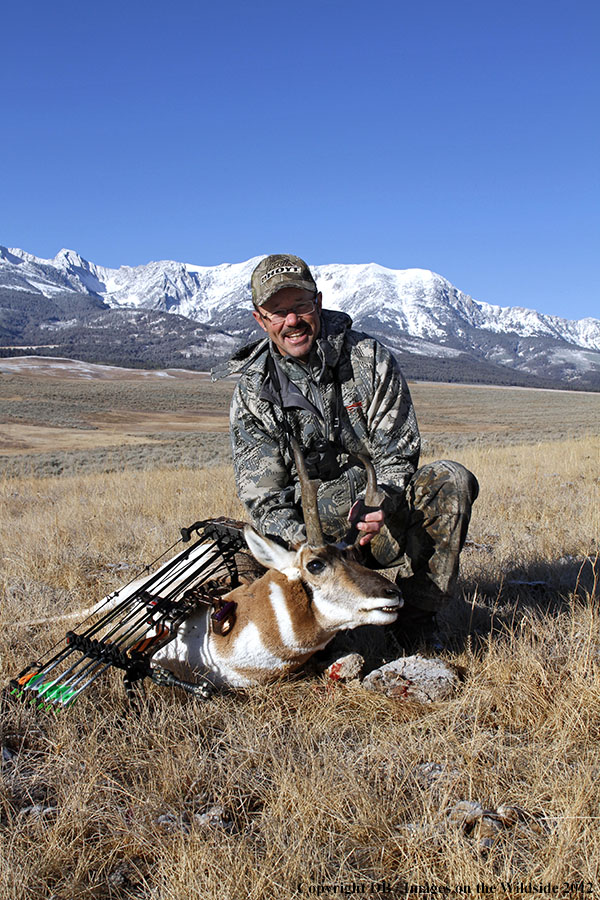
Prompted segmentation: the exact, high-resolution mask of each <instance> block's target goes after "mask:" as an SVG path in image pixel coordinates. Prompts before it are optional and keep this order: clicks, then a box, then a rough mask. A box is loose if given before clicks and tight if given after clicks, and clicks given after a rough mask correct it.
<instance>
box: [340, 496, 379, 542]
mask: <svg viewBox="0 0 600 900" xmlns="http://www.w3.org/2000/svg"><path fill="white" fill-rule="evenodd" d="M360 503H361V501H360V500H357V501H356V503H355V504H354V506H353V507H352V509H351V510H350V512H349V513H348V521H349V522H350V523H351V524H352V525H354V526H355V527H356V528H358V530H359V531H363V532H364V534H363V536H362V537H361V539H360V541H359V542H358V543H359V544H360V546H361V547H364V546H365V544H368V543H369V542H370V541H372V540H373V538H374V537H375V535H376V534H379V532H380V531H381V528H382V525H383V522H384V519H385V515H384V512H383V510H382V509H376V510H374V511H373V512H368V513H366V514H365V516H364V518H362V519H359V520H358V521H356V515H357V514H359V513H360Z"/></svg>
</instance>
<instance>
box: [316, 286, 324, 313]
mask: <svg viewBox="0 0 600 900" xmlns="http://www.w3.org/2000/svg"><path fill="white" fill-rule="evenodd" d="M315 305H316V307H317V309H318V310H319V312H321V306H322V305H323V294H322V293H321V291H319V292H318V294H317V296H316V297H315Z"/></svg>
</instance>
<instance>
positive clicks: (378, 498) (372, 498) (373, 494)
mask: <svg viewBox="0 0 600 900" xmlns="http://www.w3.org/2000/svg"><path fill="white" fill-rule="evenodd" d="M358 458H359V459H360V461H361V463H362V464H363V466H364V467H365V469H366V471H367V488H366V491H365V506H381V504H382V503H383V501H384V499H385V494H384V493H383V491H378V490H377V475H376V474H375V467H374V466H373V463H372V462H371V459H370V457H368V456H366V455H365V454H363V453H359V455H358Z"/></svg>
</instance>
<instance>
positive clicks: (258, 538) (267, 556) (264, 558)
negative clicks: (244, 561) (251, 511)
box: [244, 525, 296, 572]
mask: <svg viewBox="0 0 600 900" xmlns="http://www.w3.org/2000/svg"><path fill="white" fill-rule="evenodd" d="M244 537H245V539H246V543H247V544H248V549H249V550H250V553H251V554H252V556H253V557H254V559H255V560H256V561H257V562H259V563H261V564H262V565H263V566H266V567H267V569H277V571H278V572H282V571H283V570H284V569H289V568H290V567H291V566H293V564H294V560H295V559H296V552H295V551H294V550H286V548H285V547H282V546H281V544H278V543H277V542H276V541H272V540H270V539H269V538H265V537H263V536H262V535H261V534H259V533H258V532H257V531H255V530H254V528H251V527H250V525H246V527H245V528H244Z"/></svg>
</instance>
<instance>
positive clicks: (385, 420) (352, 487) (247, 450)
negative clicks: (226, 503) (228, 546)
mask: <svg viewBox="0 0 600 900" xmlns="http://www.w3.org/2000/svg"><path fill="white" fill-rule="evenodd" d="M351 325H352V320H351V319H350V317H349V316H347V315H346V314H345V313H338V312H331V311H328V310H323V312H322V316H321V332H320V335H319V337H318V339H317V340H316V341H315V345H314V346H313V349H312V351H311V355H310V358H309V360H308V362H307V363H302V362H299V361H298V360H296V359H293V358H292V357H283V356H281V355H280V354H279V353H278V352H277V350H275V349H274V348H273V346H272V344H271V343H270V341H269V340H268V338H265V339H263V340H260V341H258V342H256V343H254V344H251V345H249V346H247V347H244V348H242V350H240V351H238V353H237V354H236V355H235V356H234V357H233V358H232V359H231V360H230V362H229V365H228V374H235V373H236V372H238V373H240V379H239V381H238V384H237V386H236V388H235V392H234V395H233V400H232V404H231V419H230V425H231V443H232V453H233V463H234V470H235V478H236V483H237V488H238V493H239V496H240V499H241V500H242V502H243V503H244V504H245V505H246V508H247V509H248V511H249V513H250V516H251V518H252V522H253V524H254V525H255V526H256V528H257V529H259V530H260V531H261V532H262V533H263V534H270V535H275V536H278V537H280V538H283V539H284V540H285V541H288V542H289V543H291V544H294V543H297V542H298V541H301V540H303V539H304V536H305V533H304V526H303V523H302V514H301V506H300V489H299V485H298V483H297V478H296V470H295V465H294V459H293V455H292V452H291V450H290V447H289V445H288V435H289V434H293V435H294V436H295V437H296V439H297V440H298V442H299V443H300V446H301V447H302V448H303V449H304V450H305V453H308V454H310V452H311V451H315V449H316V448H317V453H316V459H317V461H316V463H315V471H314V472H313V473H312V476H313V477H314V476H315V475H316V477H318V478H320V479H321V483H320V485H319V490H318V502H319V513H320V516H321V521H322V523H323V530H324V532H325V534H326V535H327V536H328V537H329V538H330V539H333V540H338V539H340V538H341V537H342V536H343V535H344V534H345V533H346V531H347V530H348V527H349V526H348V521H347V516H348V512H349V510H350V508H351V506H352V504H353V503H354V501H355V500H356V499H357V497H360V496H363V495H364V488H365V484H366V476H365V471H364V469H363V467H362V465H361V464H360V462H359V461H358V460H357V459H356V458H355V456H354V454H357V453H365V452H366V453H368V455H369V456H370V457H371V459H372V461H373V464H374V466H375V470H376V472H377V478H378V483H379V486H380V487H381V488H382V489H383V490H384V492H385V494H386V501H385V504H384V509H385V510H386V517H388V516H389V515H390V513H391V514H392V515H393V513H394V511H396V512H400V511H401V508H405V506H406V501H405V494H404V491H405V487H406V485H407V482H408V481H409V479H410V478H411V476H412V475H413V473H414V472H415V469H416V467H417V464H418V459H419V450H420V438H419V431H418V428H417V422H416V417H415V413H414V409H413V405H412V400H411V397H410V393H409V390H408V387H407V385H406V382H405V380H404V377H403V375H402V373H401V372H400V369H399V368H398V365H397V364H396V362H395V360H394V358H393V357H392V355H391V354H390V352H389V351H388V350H386V348H385V347H383V346H382V345H381V344H380V343H378V342H377V341H376V340H374V339H373V338H371V337H369V336H368V335H366V334H363V333H361V332H357V331H353V330H351V327H350V326H351ZM274 363H275V365H274ZM319 446H320V448H321V452H319V451H318V448H319ZM373 549H375V542H373ZM387 564H388V565H389V564H390V563H389V562H388V563H387Z"/></svg>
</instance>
